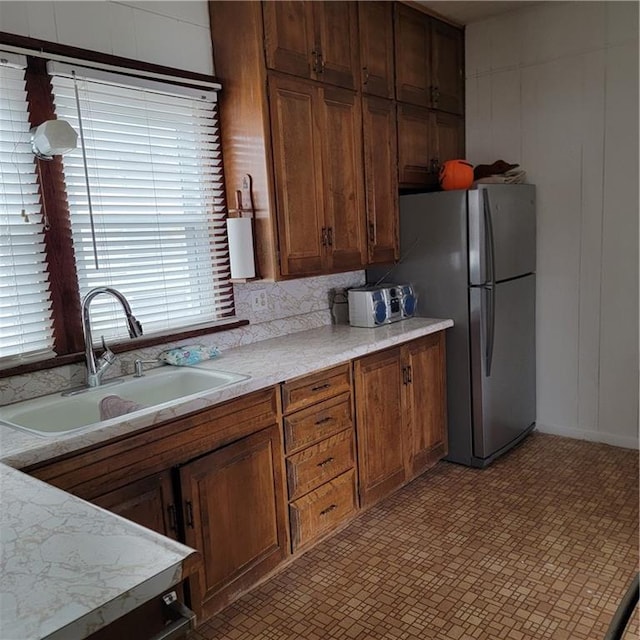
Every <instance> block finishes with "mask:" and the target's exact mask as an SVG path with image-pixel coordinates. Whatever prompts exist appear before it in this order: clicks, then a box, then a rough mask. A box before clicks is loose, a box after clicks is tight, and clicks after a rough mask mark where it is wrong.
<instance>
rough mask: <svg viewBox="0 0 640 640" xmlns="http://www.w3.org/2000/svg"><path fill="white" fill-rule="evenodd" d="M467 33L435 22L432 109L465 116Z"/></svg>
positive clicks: (432, 59)
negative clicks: (465, 47) (465, 37)
mask: <svg viewBox="0 0 640 640" xmlns="http://www.w3.org/2000/svg"><path fill="white" fill-rule="evenodd" d="M463 58H464V34H463V32H462V31H461V30H460V29H456V28H455V27H452V26H451V25H448V24H446V23H444V22H440V21H439V20H431V76H432V81H431V83H432V86H433V91H432V95H431V99H432V101H431V106H432V107H433V108H434V109H439V110H441V111H448V112H450V113H457V114H463V113H464V59H463Z"/></svg>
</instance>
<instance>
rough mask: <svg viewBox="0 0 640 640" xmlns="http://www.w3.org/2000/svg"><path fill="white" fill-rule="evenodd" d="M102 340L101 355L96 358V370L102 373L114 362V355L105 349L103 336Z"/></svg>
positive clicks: (105, 344)
mask: <svg viewBox="0 0 640 640" xmlns="http://www.w3.org/2000/svg"><path fill="white" fill-rule="evenodd" d="M101 338H102V348H103V349H104V352H103V354H102V355H101V356H100V357H99V358H98V367H97V368H98V370H102V371H104V370H105V369H106V368H107V367H109V366H110V365H112V364H113V363H114V362H115V361H116V354H115V353H113V351H111V349H109V347H107V343H106V342H105V340H104V336H101Z"/></svg>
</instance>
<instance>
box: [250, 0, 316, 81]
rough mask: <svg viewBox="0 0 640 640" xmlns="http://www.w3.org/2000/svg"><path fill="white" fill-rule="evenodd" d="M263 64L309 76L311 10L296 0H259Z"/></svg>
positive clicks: (285, 71)
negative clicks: (265, 62) (264, 0)
mask: <svg viewBox="0 0 640 640" xmlns="http://www.w3.org/2000/svg"><path fill="white" fill-rule="evenodd" d="M262 12H263V19H264V48H265V55H266V60H267V67H268V68H269V69H275V70H277V71H283V72H284V73H291V74H293V75H296V76H300V77H302V78H311V77H313V73H314V70H313V68H312V67H313V65H314V62H315V59H314V55H313V50H314V48H315V42H314V40H315V36H314V32H313V12H312V10H311V6H310V3H308V2H302V1H300V0H282V1H278V2H263V3H262Z"/></svg>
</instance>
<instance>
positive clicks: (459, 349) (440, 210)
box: [367, 185, 536, 467]
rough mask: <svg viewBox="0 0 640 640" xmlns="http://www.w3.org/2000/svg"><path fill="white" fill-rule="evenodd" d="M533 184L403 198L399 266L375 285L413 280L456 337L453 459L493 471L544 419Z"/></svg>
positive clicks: (372, 276)
mask: <svg viewBox="0 0 640 640" xmlns="http://www.w3.org/2000/svg"><path fill="white" fill-rule="evenodd" d="M535 268H536V216H535V187H534V186H533V185H483V186H481V187H480V188H478V189H474V190H469V191H442V192H437V193H423V194H413V195H404V196H401V197H400V262H399V264H397V265H396V266H395V267H394V268H393V269H392V270H391V271H388V270H389V267H386V268H380V267H376V268H374V269H369V270H367V281H368V282H377V281H378V280H379V279H380V278H382V279H383V280H382V281H383V282H395V283H405V282H411V283H412V284H413V285H414V287H415V289H416V291H417V293H418V315H420V316H425V317H440V318H453V320H454V323H455V324H454V327H453V328H452V329H448V330H447V341H446V345H447V393H448V423H449V455H448V457H447V459H448V460H450V461H453V462H458V463H461V464H466V465H470V466H474V467H484V466H486V465H487V464H489V463H490V462H492V461H493V460H494V459H495V458H496V457H497V456H499V455H501V454H502V453H504V452H505V451H507V450H508V449H509V448H511V447H512V446H514V445H515V444H517V443H518V442H520V441H521V440H522V439H523V438H524V437H525V436H526V435H527V434H528V433H529V431H530V430H531V429H532V428H533V426H534V424H535V419H536V369H535V296H536V293H535V292H536V281H535Z"/></svg>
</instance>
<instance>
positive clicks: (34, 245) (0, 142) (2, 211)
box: [0, 54, 53, 361]
mask: <svg viewBox="0 0 640 640" xmlns="http://www.w3.org/2000/svg"><path fill="white" fill-rule="evenodd" d="M0 58H2V61H1V62H0V184H2V189H0V361H2V360H5V359H8V358H10V359H12V360H18V359H19V360H24V359H30V358H34V357H35V358H42V357H47V356H52V355H53V351H52V348H53V326H52V318H51V311H50V307H51V299H50V295H49V277H48V273H47V265H46V261H45V251H44V223H43V219H42V213H41V207H40V196H39V193H38V184H37V181H36V164H35V163H34V158H33V152H32V151H31V144H30V136H29V129H30V125H29V114H28V104H27V92H26V89H25V68H26V65H27V60H26V58H25V57H24V56H17V55H10V54H2V55H1V56H0Z"/></svg>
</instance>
